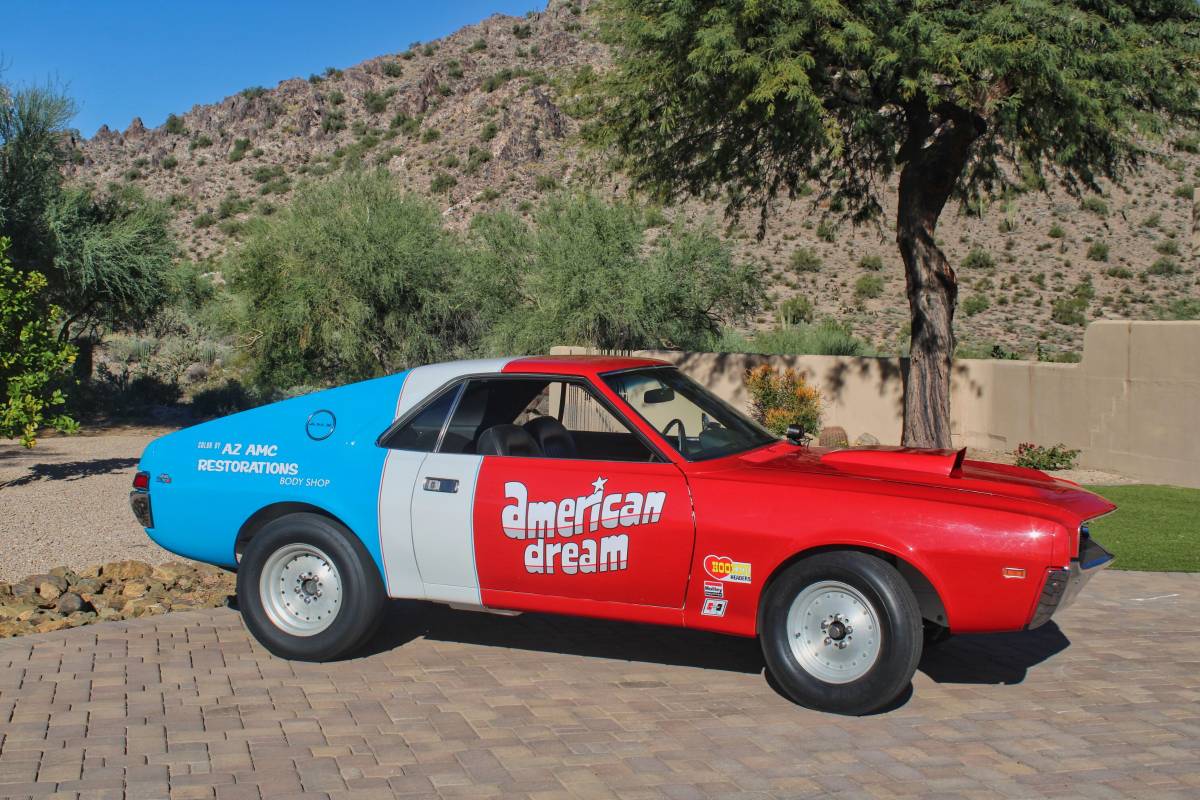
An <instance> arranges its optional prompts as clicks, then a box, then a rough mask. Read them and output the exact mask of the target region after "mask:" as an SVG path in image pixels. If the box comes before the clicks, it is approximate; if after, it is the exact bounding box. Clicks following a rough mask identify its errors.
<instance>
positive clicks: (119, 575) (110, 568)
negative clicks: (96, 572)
mask: <svg viewBox="0 0 1200 800" xmlns="http://www.w3.org/2000/svg"><path fill="white" fill-rule="evenodd" d="M152 572H154V568H153V567H151V566H150V565H149V564H147V563H146V562H145V561H113V562H111V563H108V564H105V565H104V566H103V567H102V568H101V570H100V574H101V575H103V576H104V577H105V578H109V579H111V580H117V581H129V580H134V579H136V578H149V577H150V573H152Z"/></svg>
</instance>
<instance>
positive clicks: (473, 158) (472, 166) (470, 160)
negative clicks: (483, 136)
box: [466, 145, 492, 175]
mask: <svg viewBox="0 0 1200 800" xmlns="http://www.w3.org/2000/svg"><path fill="white" fill-rule="evenodd" d="M491 160H492V154H491V153H489V152H488V151H487V150H482V149H480V148H478V147H476V146H474V145H471V147H470V148H469V149H468V150H467V169H466V172H467V174H468V175H474V174H475V173H476V172H478V171H479V168H480V167H482V166H483V165H484V164H486V163H487V162H489V161H491Z"/></svg>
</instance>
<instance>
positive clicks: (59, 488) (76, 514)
mask: <svg viewBox="0 0 1200 800" xmlns="http://www.w3.org/2000/svg"><path fill="white" fill-rule="evenodd" d="M169 430H170V429H163V428H118V429H110V430H103V431H95V432H89V433H86V434H83V435H80V436H71V437H65V436H49V437H46V438H43V439H41V440H40V441H39V442H38V445H37V446H36V447H35V448H33V450H26V449H24V448H23V447H21V445H20V444H19V443H18V442H16V441H13V440H0V580H5V581H13V580H18V579H20V578H23V577H24V576H26V575H29V574H32V573H35V572H45V571H46V570H48V569H50V568H51V567H56V566H59V565H65V566H68V567H72V568H74V569H78V568H80V567H85V566H88V565H90V564H100V563H103V562H105V561H116V560H121V559H127V558H135V559H139V560H141V561H148V562H150V563H151V564H159V563H162V562H164V561H170V560H172V559H173V558H174V556H172V555H171V554H170V553H168V552H167V551H166V550H163V549H162V548H161V547H159V546H158V545H156V544H154V542H152V541H150V539H149V537H147V536H146V532H145V531H144V530H142V528H141V527H140V526H139V525H138V524H137V521H136V520H134V518H133V515H132V514H131V513H130V511H129V501H128V497H129V486H130V483H131V482H132V481H133V473H134V472H135V471H136V467H137V460H138V457H139V456H140V455H141V454H142V450H143V449H144V448H145V447H146V444H147V443H148V442H149V441H150V440H151V439H154V438H155V437H158V436H161V435H162V434H164V433H167V432H168V431H169ZM971 455H972V457H982V458H992V459H995V460H1003V459H1002V458H1001V456H1003V455H1004V454H998V453H992V452H985V451H980V452H972V454H971ZM1009 460H1011V456H1010V457H1009ZM1055 474H1056V475H1059V476H1061V477H1064V478H1067V479H1069V480H1073V481H1076V482H1078V483H1089V484H1117V483H1135V482H1136V481H1133V480H1131V479H1129V478H1126V477H1124V476H1121V475H1114V474H1112V473H1108V472H1099V471H1097V470H1064V471H1063V472H1057V473H1055Z"/></svg>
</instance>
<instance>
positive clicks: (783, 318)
mask: <svg viewBox="0 0 1200 800" xmlns="http://www.w3.org/2000/svg"><path fill="white" fill-rule="evenodd" d="M814 313H815V310H814V309H813V302H812V300H809V299H808V298H807V297H804V296H798V297H789V298H788V299H787V300H784V301H783V302H782V303H780V304H779V313H778V317H779V324H780V325H781V326H782V327H785V328H787V327H791V326H792V325H798V324H800V323H809V322H812V321H813V315H814Z"/></svg>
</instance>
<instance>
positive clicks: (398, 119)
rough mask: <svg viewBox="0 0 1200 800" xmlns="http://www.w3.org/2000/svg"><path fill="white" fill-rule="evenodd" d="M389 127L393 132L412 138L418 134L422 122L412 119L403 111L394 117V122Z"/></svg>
mask: <svg viewBox="0 0 1200 800" xmlns="http://www.w3.org/2000/svg"><path fill="white" fill-rule="evenodd" d="M388 126H389V127H390V128H392V129H393V130H398V131H400V132H401V133H403V134H405V135H406V136H411V135H413V134H414V133H416V132H417V131H418V130H419V129H420V127H421V121H420V120H419V119H417V118H416V117H410V116H409V115H408V114H405V113H404V112H403V111H401V112H400V113H398V114H397V115H396V116H394V117H392V121H391V122H390V123H388Z"/></svg>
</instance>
